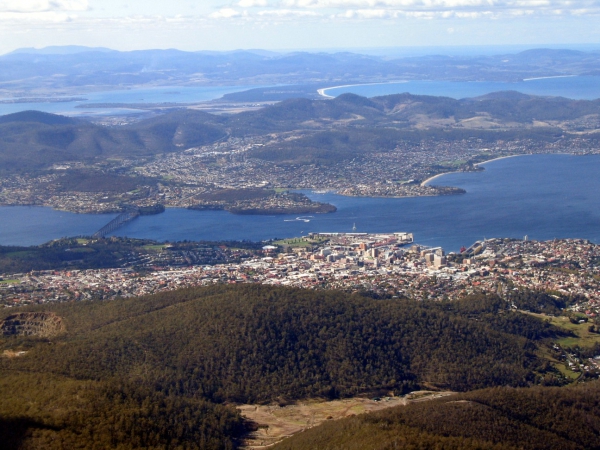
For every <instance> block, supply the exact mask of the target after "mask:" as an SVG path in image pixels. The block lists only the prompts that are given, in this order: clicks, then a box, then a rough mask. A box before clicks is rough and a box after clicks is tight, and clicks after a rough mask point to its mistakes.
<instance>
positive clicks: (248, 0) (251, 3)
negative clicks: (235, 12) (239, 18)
mask: <svg viewBox="0 0 600 450" xmlns="http://www.w3.org/2000/svg"><path fill="white" fill-rule="evenodd" d="M237 6H239V7H240V8H255V7H260V6H263V7H264V6H268V2H267V0H240V1H239V2H238V3H237Z"/></svg>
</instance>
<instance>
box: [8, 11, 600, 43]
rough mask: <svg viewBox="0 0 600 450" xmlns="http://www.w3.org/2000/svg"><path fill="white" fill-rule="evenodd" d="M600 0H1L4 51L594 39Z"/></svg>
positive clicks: (599, 36) (599, 30) (598, 35)
mask: <svg viewBox="0 0 600 450" xmlns="http://www.w3.org/2000/svg"><path fill="white" fill-rule="evenodd" d="M599 24H600V0H581V1H576V0H231V1H228V0H202V1H191V0H127V1H121V0H0V53H7V52H9V51H12V50H14V49H17V48H23V47H36V48H42V47H46V46H50V45H86V46H93V47H109V48H113V49H117V50H138V49H150V48H177V49H181V50H187V51H197V50H215V51H222V50H234V49H258V48H261V49H268V50H283V49H285V50H292V49H315V50H318V49H335V48H339V49H351V48H352V49H355V48H356V49H359V48H375V47H378V48H385V47H390V48H391V47H420V46H429V47H431V46H465V45H483V46H485V45H517V44H520V45H531V46H543V45H552V44H554V45H562V44H565V45H567V44H600V26H599Z"/></svg>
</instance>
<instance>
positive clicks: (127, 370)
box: [0, 285, 557, 448]
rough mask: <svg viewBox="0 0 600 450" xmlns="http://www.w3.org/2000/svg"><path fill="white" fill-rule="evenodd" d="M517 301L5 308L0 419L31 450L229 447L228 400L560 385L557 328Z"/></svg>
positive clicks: (215, 294) (212, 294) (183, 300)
mask: <svg viewBox="0 0 600 450" xmlns="http://www.w3.org/2000/svg"><path fill="white" fill-rule="evenodd" d="M470 305H472V306H470ZM504 307H505V302H503V301H502V300H500V299H498V298H496V297H489V298H488V297H478V298H471V299H469V300H468V301H465V303H464V304H463V303H457V304H456V305H455V306H453V305H452V304H447V305H446V304H436V303H427V302H425V303H423V302H413V301H409V300H398V299H396V300H375V299H371V298H367V297H363V296H359V295H348V294H344V293H341V292H314V291H306V290H296V289H283V288H275V287H266V286H260V285H244V286H216V287H211V288H201V289H200V288H198V289H188V290H182V291H175V292H169V293H164V294H159V295H155V296H148V297H141V298H133V299H122V300H117V301H107V302H80V303H72V304H57V305H43V306H38V307H30V308H27V309H11V310H8V311H6V310H5V311H4V312H2V314H1V316H0V322H1V323H2V325H1V328H2V332H3V334H4V336H3V337H2V338H1V341H0V354H2V355H3V356H2V357H0V373H2V377H0V416H1V417H2V420H3V423H4V426H5V428H4V430H5V432H6V430H7V429H9V430H13V429H14V430H17V429H18V430H21V431H20V432H19V433H20V434H19V435H18V436H13V438H14V439H16V440H23V439H25V440H26V441H27V442H30V443H33V444H32V447H31V448H41V447H44V448H60V447H56V446H54V447H53V445H55V444H51V443H52V442H55V443H56V442H61V439H62V440H65V442H69V443H70V444H69V447H70V448H73V447H76V446H77V445H79V444H81V443H82V442H86V443H89V442H94V443H95V444H96V445H97V446H98V447H99V448H100V447H102V446H103V443H104V444H106V443H107V442H108V443H109V444H108V445H105V447H116V446H117V445H118V444H119V445H120V444H122V445H124V447H122V448H133V447H135V446H134V445H132V444H131V442H137V443H138V444H137V446H146V447H152V446H156V447H158V448H166V447H165V446H166V444H165V443H168V442H179V443H182V444H181V445H186V446H187V447H186V448H227V446H234V445H235V437H236V436H238V435H239V433H240V432H241V429H242V425H241V422H240V418H239V416H238V415H237V413H236V412H235V410H234V409H232V408H228V407H224V406H222V404H223V403H228V402H235V403H238V402H272V401H277V402H288V401H294V400H296V399H304V398H314V397H318V398H337V397H346V396H352V395H356V394H367V395H369V394H372V393H373V392H382V393H384V392H385V393H387V392H389V391H394V392H395V393H397V394H402V393H405V392H408V391H410V390H412V389H415V388H418V387H419V386H420V385H423V384H427V385H428V386H432V385H436V386H439V387H443V388H447V389H452V390H458V391H465V390H470V389H474V388H483V387H489V386H500V385H511V386H525V385H530V384H537V383H540V382H552V383H554V382H556V379H554V381H552V380H553V375H552V373H551V372H549V370H551V369H550V368H549V366H547V365H546V364H545V363H544V361H542V360H540V359H539V358H538V357H537V356H536V355H535V352H536V348H537V347H538V345H542V344H541V342H542V340H543V339H545V338H551V337H552V336H554V335H555V334H556V333H557V330H555V329H554V328H553V327H552V326H550V325H549V324H547V323H544V322H541V321H539V320H537V319H535V318H532V317H529V316H525V315H522V314H519V313H511V312H508V311H506V312H504V313H503V308H504ZM505 330H510V331H505ZM2 352H4V353H2ZM20 352H25V353H20ZM32 399H33V400H32ZM32 401H33V404H32V403H31V402H32ZM32 405H33V406H32ZM180 424H183V425H180ZM13 425H14V426H13ZM0 431H1V426H0ZM197 442H204V443H205V445H201V446H200V447H198V444H197ZM209 442H213V443H218V445H217V444H215V445H212V444H210V445H209ZM34 444H36V445H37V446H36V445H34ZM76 444H77V445H76ZM142 444H143V445H142ZM56 445H57V444H56ZM88 445H90V444H88ZM105 447H102V448H105Z"/></svg>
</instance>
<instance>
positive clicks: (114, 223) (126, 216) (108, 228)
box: [92, 210, 140, 238]
mask: <svg viewBox="0 0 600 450" xmlns="http://www.w3.org/2000/svg"><path fill="white" fill-rule="evenodd" d="M139 215H140V213H139V211H138V210H130V211H125V212H123V213H121V214H119V215H118V216H117V217H115V218H114V219H113V220H111V221H110V222H108V223H107V224H106V225H104V226H103V227H102V228H100V229H99V230H98V231H96V232H95V233H94V234H93V236H92V237H94V238H102V237H104V236H106V235H107V234H109V233H112V232H113V231H115V230H116V229H118V228H121V227H122V226H123V225H125V224H126V223H129V222H131V221H132V220H133V219H135V218H136V217H137V216H139Z"/></svg>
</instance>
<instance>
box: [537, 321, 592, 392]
mask: <svg viewBox="0 0 600 450" xmlns="http://www.w3.org/2000/svg"><path fill="white" fill-rule="evenodd" d="M526 314H529V315H532V316H535V317H537V318H539V319H542V320H548V321H549V322H550V323H551V324H552V325H554V326H556V327H558V328H561V329H563V330H565V331H569V332H571V333H573V334H574V336H568V337H564V338H561V339H558V340H557V341H556V343H557V344H558V345H560V346H561V347H562V348H574V347H579V348H590V347H593V346H594V345H595V344H597V343H600V334H599V333H590V331H589V330H588V327H589V325H590V324H589V323H581V324H576V323H571V321H570V320H569V318H568V317H564V316H560V317H552V316H547V315H545V314H535V313H526ZM540 356H541V357H542V358H544V359H546V360H548V361H550V362H551V363H552V365H553V366H554V367H555V368H556V369H557V370H558V371H559V372H560V373H561V374H562V375H564V376H565V377H566V378H570V379H571V380H576V379H578V378H579V377H580V376H581V372H574V371H572V370H570V369H569V368H568V367H567V366H566V365H565V362H564V361H558V360H557V359H556V358H554V357H553V356H552V355H551V353H550V351H548V350H547V349H544V348H543V347H541V348H540Z"/></svg>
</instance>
